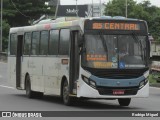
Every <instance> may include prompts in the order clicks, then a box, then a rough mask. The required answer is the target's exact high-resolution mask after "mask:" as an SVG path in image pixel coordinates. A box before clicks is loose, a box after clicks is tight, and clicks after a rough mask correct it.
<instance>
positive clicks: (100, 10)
mask: <svg viewBox="0 0 160 120" xmlns="http://www.w3.org/2000/svg"><path fill="white" fill-rule="evenodd" d="M99 13H100V17H101V16H102V2H101V0H100V8H99Z"/></svg>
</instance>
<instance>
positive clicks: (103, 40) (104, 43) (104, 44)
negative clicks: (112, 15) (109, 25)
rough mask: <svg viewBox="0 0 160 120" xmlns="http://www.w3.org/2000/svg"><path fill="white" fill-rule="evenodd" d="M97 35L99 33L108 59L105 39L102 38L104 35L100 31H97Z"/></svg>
mask: <svg viewBox="0 0 160 120" xmlns="http://www.w3.org/2000/svg"><path fill="white" fill-rule="evenodd" d="M99 35H100V38H101V41H102V44H103V48H104V50H105V51H106V55H107V56H106V58H107V61H108V47H107V44H106V40H105V39H104V36H103V34H102V33H101V32H100V33H99Z"/></svg>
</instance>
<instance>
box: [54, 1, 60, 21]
mask: <svg viewBox="0 0 160 120" xmlns="http://www.w3.org/2000/svg"><path fill="white" fill-rule="evenodd" d="M59 4H60V0H57V6H56V12H55V19H56V18H57V12H58V7H59Z"/></svg>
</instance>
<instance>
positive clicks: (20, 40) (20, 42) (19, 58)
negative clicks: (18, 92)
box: [16, 35, 23, 89]
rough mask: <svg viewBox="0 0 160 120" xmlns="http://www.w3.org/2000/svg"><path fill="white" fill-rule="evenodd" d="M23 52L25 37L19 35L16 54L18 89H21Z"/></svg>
mask: <svg viewBox="0 0 160 120" xmlns="http://www.w3.org/2000/svg"><path fill="white" fill-rule="evenodd" d="M22 50H23V35H18V41H17V54H16V88H17V89H21V85H20V84H21V62H22Z"/></svg>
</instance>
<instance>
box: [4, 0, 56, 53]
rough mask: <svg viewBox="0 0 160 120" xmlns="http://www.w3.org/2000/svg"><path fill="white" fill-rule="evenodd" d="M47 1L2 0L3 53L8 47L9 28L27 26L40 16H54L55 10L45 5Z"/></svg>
mask: <svg viewBox="0 0 160 120" xmlns="http://www.w3.org/2000/svg"><path fill="white" fill-rule="evenodd" d="M45 1H48V0H3V51H4V50H5V49H6V48H7V46H8V34H9V29H10V27H18V26H27V25H29V24H30V22H31V21H34V20H37V19H39V18H40V17H41V16H42V15H54V13H55V8H54V7H51V6H50V8H51V9H48V6H46V5H45Z"/></svg>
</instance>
